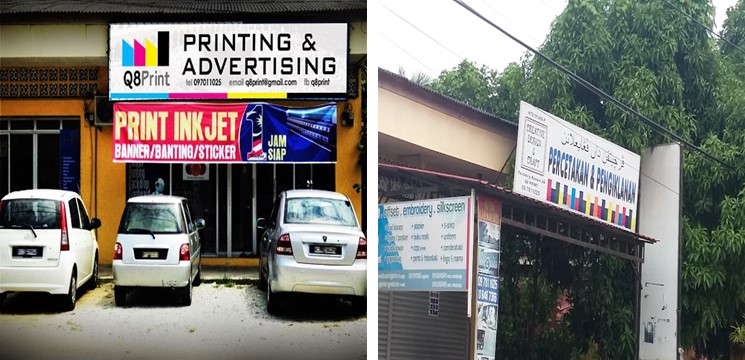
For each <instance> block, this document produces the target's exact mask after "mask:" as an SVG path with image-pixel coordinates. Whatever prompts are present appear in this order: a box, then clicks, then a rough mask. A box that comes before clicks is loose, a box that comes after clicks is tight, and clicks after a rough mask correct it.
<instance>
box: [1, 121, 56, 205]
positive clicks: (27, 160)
mask: <svg viewBox="0 0 745 360" xmlns="http://www.w3.org/2000/svg"><path fill="white" fill-rule="evenodd" d="M8 147H9V149H8V151H9V152H10V154H9V155H10V156H9V159H10V174H11V176H10V191H16V190H26V189H33V188H34V136H33V135H31V134H16V135H12V136H11V137H10V142H9V145H8ZM55 153H57V150H55Z"/></svg>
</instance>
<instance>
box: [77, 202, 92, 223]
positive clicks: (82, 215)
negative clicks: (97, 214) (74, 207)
mask: <svg viewBox="0 0 745 360" xmlns="http://www.w3.org/2000/svg"><path fill="white" fill-rule="evenodd" d="M76 200H77V202H78V212H80V225H81V226H82V227H83V229H89V228H90V226H91V220H90V219H89V218H88V213H87V212H86V211H85V206H84V205H83V202H82V201H80V199H76Z"/></svg>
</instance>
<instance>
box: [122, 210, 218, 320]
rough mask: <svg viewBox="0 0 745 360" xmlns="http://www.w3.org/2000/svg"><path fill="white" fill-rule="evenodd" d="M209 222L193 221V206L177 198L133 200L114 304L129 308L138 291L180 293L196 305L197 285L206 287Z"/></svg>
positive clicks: (125, 216)
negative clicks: (204, 250)
mask: <svg viewBox="0 0 745 360" xmlns="http://www.w3.org/2000/svg"><path fill="white" fill-rule="evenodd" d="M204 225H205V224H204V220H203V219H197V220H196V221H193V220H192V217H191V212H190V211H189V206H188V202H187V200H186V199H185V198H183V197H177V196H163V195H152V196H138V197H133V198H131V199H129V200H128V201H127V206H126V207H125V208H124V213H123V214H122V219H121V222H120V223H119V232H118V234H117V236H116V243H115V244H114V261H113V263H112V270H113V273H114V302H115V303H116V305H117V306H124V305H125V302H126V298H127V293H128V292H129V290H130V289H132V288H133V287H151V288H152V287H161V288H163V287H165V288H173V289H176V290H178V293H179V295H180V298H181V300H182V303H183V304H184V305H191V292H192V285H194V286H196V285H199V283H200V282H201V268H202V257H201V252H200V250H201V245H202V243H201V241H200V238H199V232H198V230H199V229H202V228H204Z"/></svg>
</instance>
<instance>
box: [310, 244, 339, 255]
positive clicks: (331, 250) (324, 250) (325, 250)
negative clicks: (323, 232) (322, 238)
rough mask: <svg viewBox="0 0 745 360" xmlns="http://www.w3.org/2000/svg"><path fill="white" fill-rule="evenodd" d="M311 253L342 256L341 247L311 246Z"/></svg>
mask: <svg viewBox="0 0 745 360" xmlns="http://www.w3.org/2000/svg"><path fill="white" fill-rule="evenodd" d="M310 251H311V252H312V253H313V254H318V255H341V247H339V246H324V245H311V247H310Z"/></svg>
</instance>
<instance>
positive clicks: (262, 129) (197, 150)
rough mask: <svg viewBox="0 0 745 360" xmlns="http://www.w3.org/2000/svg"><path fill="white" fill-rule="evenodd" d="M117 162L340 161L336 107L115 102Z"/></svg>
mask: <svg viewBox="0 0 745 360" xmlns="http://www.w3.org/2000/svg"><path fill="white" fill-rule="evenodd" d="M113 131H114V134H113V138H114V141H113V144H114V148H113V158H114V161H116V162H162V163H238V162H294V163H297V162H306V163H332V162H335V161H336V104H328V105H322V106H317V107H308V108H291V107H282V106H277V105H272V104H266V103H231V104H210V103H115V104H114V119H113Z"/></svg>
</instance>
